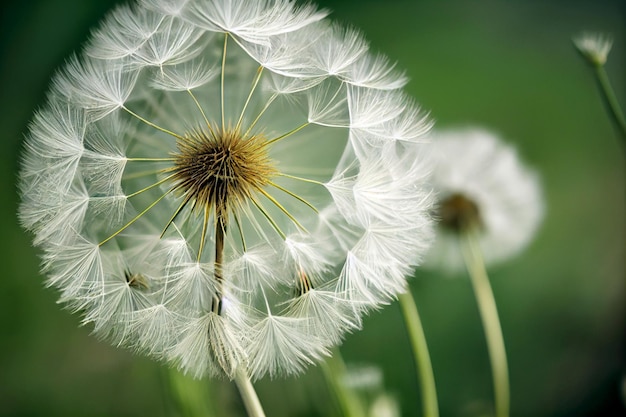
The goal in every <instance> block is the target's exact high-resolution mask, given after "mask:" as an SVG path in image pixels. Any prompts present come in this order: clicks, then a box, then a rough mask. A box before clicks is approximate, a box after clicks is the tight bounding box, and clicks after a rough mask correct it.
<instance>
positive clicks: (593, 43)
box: [572, 32, 613, 67]
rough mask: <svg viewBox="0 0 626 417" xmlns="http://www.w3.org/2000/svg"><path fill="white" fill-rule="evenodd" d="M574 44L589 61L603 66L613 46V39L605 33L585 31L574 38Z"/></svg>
mask: <svg viewBox="0 0 626 417" xmlns="http://www.w3.org/2000/svg"><path fill="white" fill-rule="evenodd" d="M572 42H573V43H574V46H575V47H576V49H577V50H578V52H580V54H581V55H582V56H583V57H584V58H585V59H586V60H587V61H589V63H590V64H591V65H593V66H595V67H601V66H602V65H604V64H605V63H606V59H607V57H608V55H609V52H610V51H611V47H612V46H613V39H611V37H610V36H608V35H606V34H603V33H592V32H584V33H582V34H580V35H578V36H576V37H574V38H573V39H572Z"/></svg>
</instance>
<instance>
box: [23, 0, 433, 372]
mask: <svg viewBox="0 0 626 417" xmlns="http://www.w3.org/2000/svg"><path fill="white" fill-rule="evenodd" d="M326 15H327V12H326V11H324V10H318V9H317V8H316V7H314V6H312V5H309V4H305V5H298V4H296V3H295V2H293V1H289V0H263V1H249V0H230V1H226V0H203V1H200V0H188V1H168V0H142V1H141V2H140V3H139V4H137V5H132V6H130V5H121V6H119V7H118V8H116V9H115V10H114V11H113V12H112V13H111V14H109V15H108V16H107V17H106V18H105V19H104V22H103V23H102V24H101V25H100V27H99V28H97V29H96V30H95V31H94V32H93V34H92V36H91V39H90V40H89V41H88V42H87V45H86V48H85V50H84V51H83V53H80V54H76V55H75V56H73V57H72V58H71V59H70V60H69V61H68V62H67V64H66V65H65V67H64V68H63V69H61V70H60V71H59V72H58V73H57V74H56V76H55V77H54V80H53V85H52V89H51V91H50V93H49V95H48V97H47V100H46V104H45V105H44V106H43V107H42V108H41V109H40V110H39V111H38V112H37V114H36V115H35V117H34V120H33V122H32V124H31V127H30V133H29V134H28V137H27V139H26V145H25V152H24V154H23V158H22V168H21V173H20V190H21V206H20V210H19V211H20V218H21V221H22V223H23V225H24V227H25V228H26V229H28V230H29V231H31V232H32V233H33V234H34V236H35V238H34V240H35V244H36V245H37V246H38V247H39V248H40V249H41V250H42V252H43V258H44V271H45V273H46V275H47V276H48V283H49V284H50V285H51V286H53V287H56V288H57V289H58V290H59V291H60V292H61V298H62V301H63V302H65V303H67V305H68V306H69V307H70V308H72V309H73V310H76V311H80V312H81V313H82V314H83V316H84V322H85V323H89V324H90V325H92V326H93V329H94V332H95V333H96V334H97V335H98V336H100V337H102V338H105V339H108V340H110V341H111V342H112V343H114V344H116V345H120V346H124V347H128V348H130V349H133V350H135V351H138V352H141V353H145V354H147V355H149V356H151V357H154V358H156V359H159V360H162V361H165V362H167V363H169V364H172V365H174V366H177V367H179V368H180V369H182V370H183V371H185V372H187V373H189V374H191V375H193V376H195V377H202V376H205V375H222V376H226V377H228V378H235V377H236V375H237V374H239V373H240V372H243V373H245V374H247V375H249V376H251V377H252V378H260V377H263V376H264V375H269V376H275V375H282V374H293V373H297V372H299V371H301V370H302V369H303V368H304V367H306V366H307V365H309V364H312V363H315V362H316V361H318V360H319V359H320V358H321V357H322V356H324V355H327V354H328V349H329V348H330V347H332V346H333V345H336V344H338V343H340V342H341V340H342V338H343V336H344V334H345V333H346V332H348V331H352V330H355V329H358V328H359V327H360V326H361V316H362V315H363V314H364V313H365V312H367V311H368V310H369V309H371V308H377V307H379V306H380V305H382V304H385V303H388V302H390V300H392V299H393V298H394V297H395V295H396V294H397V293H398V292H399V291H403V290H404V289H405V288H406V276H407V274H409V273H410V272H411V268H412V266H414V265H415V264H416V263H417V260H418V259H419V257H420V255H421V254H423V253H424V251H425V249H426V247H427V246H428V243H429V237H430V222H429V219H430V210H431V204H432V201H431V198H430V192H429V190H428V189H427V184H426V181H425V178H426V176H425V167H424V164H423V163H421V162H420V158H415V157H414V155H416V154H420V153H421V152H422V150H423V148H424V147H425V146H427V145H425V141H424V140H423V139H424V134H425V133H426V132H427V131H428V129H429V128H430V122H429V121H428V118H427V117H426V116H425V115H424V114H423V113H422V111H421V110H420V109H419V108H418V107H417V105H416V104H415V103H414V102H413V100H411V99H409V98H408V97H407V96H406V95H405V94H404V93H403V92H402V91H401V90H400V88H401V87H402V86H403V85H404V84H405V82H406V77H405V76H404V74H403V73H402V72H401V71H398V70H396V69H395V67H394V65H393V64H392V63H390V62H389V60H388V59H387V58H385V57H384V56H381V55H378V54H372V53H371V52H369V50H368V44H367V42H366V41H365V39H364V37H363V36H362V34H361V33H360V32H358V31H356V30H353V29H345V28H342V27H340V26H337V25H335V24H329V23H328V22H326V21H325V18H326Z"/></svg>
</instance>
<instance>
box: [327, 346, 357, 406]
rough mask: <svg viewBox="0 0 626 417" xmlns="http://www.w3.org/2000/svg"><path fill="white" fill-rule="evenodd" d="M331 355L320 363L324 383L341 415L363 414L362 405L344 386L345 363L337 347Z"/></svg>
mask: <svg viewBox="0 0 626 417" xmlns="http://www.w3.org/2000/svg"><path fill="white" fill-rule="evenodd" d="M331 353H332V355H331V356H330V357H328V358H326V360H325V361H324V362H323V363H322V373H323V374H324V378H325V379H326V383H327V384H328V385H329V387H330V389H331V390H332V391H333V392H334V393H335V396H336V398H337V402H338V403H339V407H340V408H341V412H342V415H343V417H361V416H365V415H366V414H365V410H364V409H363V405H362V404H361V403H360V402H359V399H358V398H357V397H356V395H355V394H354V392H352V391H350V390H349V389H348V387H346V385H345V383H344V381H343V379H344V378H345V375H346V364H345V362H344V361H343V357H342V356H341V352H339V349H338V348H335V349H333V350H332V352H331Z"/></svg>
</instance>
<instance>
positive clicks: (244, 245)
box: [233, 213, 247, 252]
mask: <svg viewBox="0 0 626 417" xmlns="http://www.w3.org/2000/svg"><path fill="white" fill-rule="evenodd" d="M233 217H234V218H235V224H237V230H239V236H241V247H242V249H243V251H244V252H246V251H247V248H246V239H245V237H244V236H243V227H242V226H241V222H240V221H239V216H238V215H237V213H234V214H233Z"/></svg>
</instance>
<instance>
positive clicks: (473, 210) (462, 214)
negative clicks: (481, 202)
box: [438, 193, 481, 232]
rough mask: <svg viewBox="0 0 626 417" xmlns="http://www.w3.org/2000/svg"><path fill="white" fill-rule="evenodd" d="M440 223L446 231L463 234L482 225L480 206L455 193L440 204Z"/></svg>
mask: <svg viewBox="0 0 626 417" xmlns="http://www.w3.org/2000/svg"><path fill="white" fill-rule="evenodd" d="M438 215H439V219H440V220H439V223H440V224H441V225H442V226H443V227H444V228H446V229H448V230H452V231H454V232H462V231H463V230H465V229H466V228H467V227H470V226H471V227H474V226H480V225H481V219H480V212H479V210H478V206H477V205H476V203H474V202H473V201H472V200H471V199H469V198H468V197H466V196H464V195H462V194H459V193H454V194H451V195H449V196H448V197H446V198H445V199H443V200H442V201H441V202H440V203H439V211H438Z"/></svg>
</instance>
